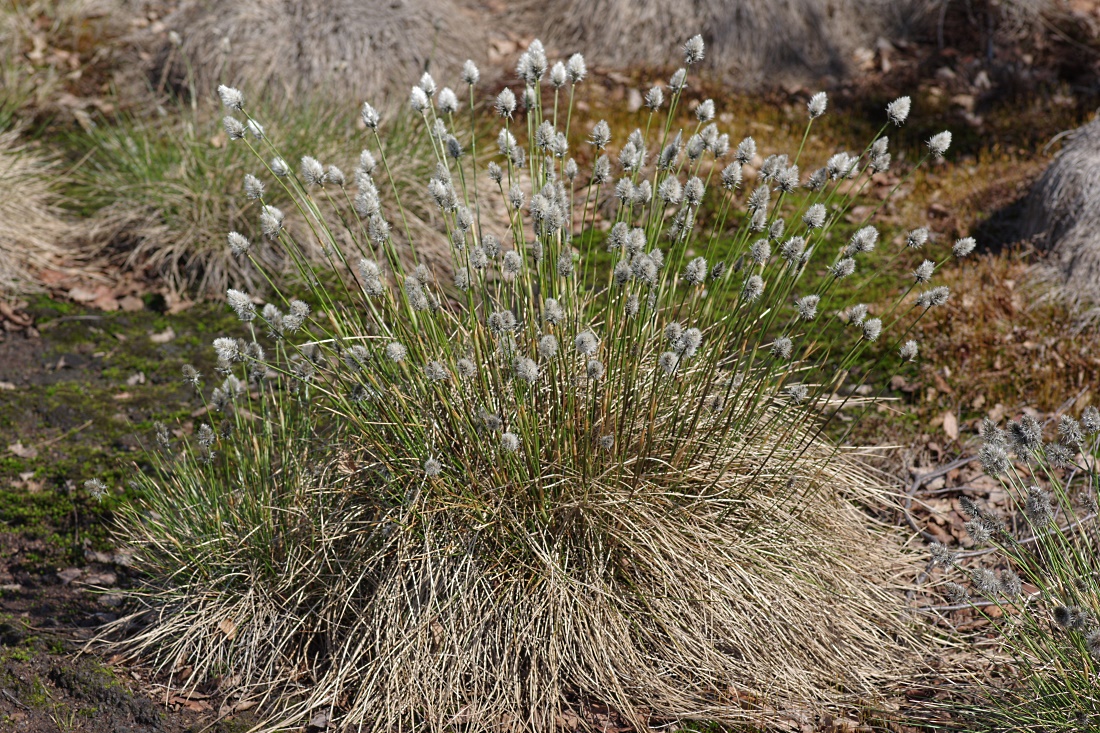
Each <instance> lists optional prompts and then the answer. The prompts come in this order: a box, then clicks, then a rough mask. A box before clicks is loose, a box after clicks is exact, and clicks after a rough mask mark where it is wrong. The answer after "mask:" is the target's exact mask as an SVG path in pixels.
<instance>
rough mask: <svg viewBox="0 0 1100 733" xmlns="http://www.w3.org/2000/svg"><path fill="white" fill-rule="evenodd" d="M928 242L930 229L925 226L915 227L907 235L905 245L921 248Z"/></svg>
mask: <svg viewBox="0 0 1100 733" xmlns="http://www.w3.org/2000/svg"><path fill="white" fill-rule="evenodd" d="M926 242H928V230H927V229H925V228H924V227H920V228H918V229H914V230H913V231H911V232H909V234H907V235H906V236H905V246H907V247H911V248H912V249H920V248H921V247H923V246H924V245H925V243H926Z"/></svg>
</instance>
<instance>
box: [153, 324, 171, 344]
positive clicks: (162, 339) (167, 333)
mask: <svg viewBox="0 0 1100 733" xmlns="http://www.w3.org/2000/svg"><path fill="white" fill-rule="evenodd" d="M175 337H176V332H175V331H173V330H172V327H171V326H169V327H168V328H166V329H164V330H163V331H161V332H160V333H151V334H149V340H150V341H152V342H153V343H154V344H166V343H168V342H169V341H171V340H172V339H174V338H175Z"/></svg>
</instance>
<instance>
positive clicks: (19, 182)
mask: <svg viewBox="0 0 1100 733" xmlns="http://www.w3.org/2000/svg"><path fill="white" fill-rule="evenodd" d="M58 176H59V173H58V170H57V168H56V166H55V165H54V164H53V162H51V161H49V160H48V159H46V158H43V157H42V156H41V155H40V154H39V153H38V152H37V151H35V150H33V149H31V148H30V147H29V146H28V145H27V144H26V143H24V142H21V141H20V139H19V133H18V131H17V130H8V131H7V132H4V133H0V190H2V191H3V192H4V193H3V195H2V196H0V222H3V224H2V225H0V296H13V295H18V294H21V293H27V292H33V291H36V290H39V289H41V288H40V286H39V285H38V283H37V280H36V274H37V271H39V270H42V269H44V268H47V267H58V265H59V260H60V259H61V257H62V256H63V255H65V254H66V252H65V247H64V242H65V241H66V240H67V239H68V236H69V234H70V231H71V225H70V224H69V222H68V221H66V220H65V218H64V217H63V215H62V212H61V210H60V209H59V207H58V206H57V193H56V186H57V182H58Z"/></svg>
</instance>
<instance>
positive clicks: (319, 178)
mask: <svg viewBox="0 0 1100 733" xmlns="http://www.w3.org/2000/svg"><path fill="white" fill-rule="evenodd" d="M301 174H302V180H303V181H305V182H306V185H308V186H320V185H322V184H323V183H324V182H325V167H324V166H323V165H321V161H319V160H317V159H316V158H313V157H310V156H308V155H305V156H302V166H301Z"/></svg>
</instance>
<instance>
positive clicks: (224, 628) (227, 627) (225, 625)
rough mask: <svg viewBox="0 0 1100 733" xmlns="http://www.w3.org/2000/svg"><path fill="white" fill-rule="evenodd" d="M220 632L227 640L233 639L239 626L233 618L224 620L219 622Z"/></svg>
mask: <svg viewBox="0 0 1100 733" xmlns="http://www.w3.org/2000/svg"><path fill="white" fill-rule="evenodd" d="M218 631H220V632H222V633H223V634H225V636H226V638H227V639H232V638H233V637H234V636H236V635H237V624H236V623H234V621H233V619H231V618H223V619H222V620H221V621H219V622H218Z"/></svg>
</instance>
